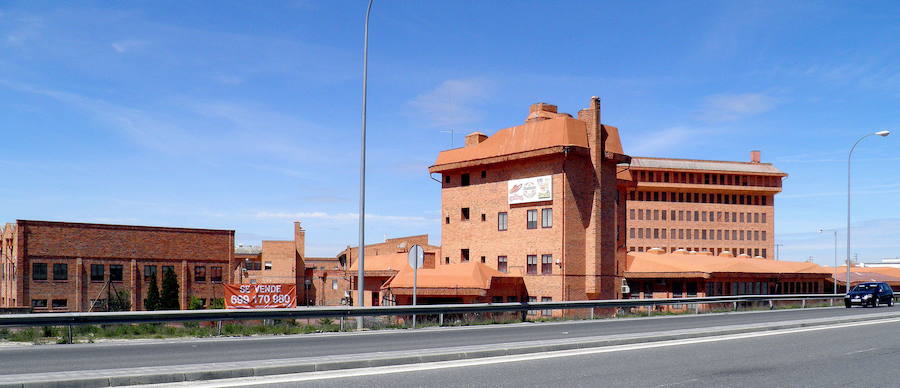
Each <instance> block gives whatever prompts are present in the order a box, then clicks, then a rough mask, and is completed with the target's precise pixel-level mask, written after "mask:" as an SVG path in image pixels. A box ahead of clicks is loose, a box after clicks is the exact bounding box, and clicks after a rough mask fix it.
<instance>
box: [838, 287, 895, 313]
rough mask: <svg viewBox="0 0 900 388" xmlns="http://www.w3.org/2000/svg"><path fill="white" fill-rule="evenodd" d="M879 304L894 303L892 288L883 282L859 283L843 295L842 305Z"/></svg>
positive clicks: (873, 305)
mask: <svg viewBox="0 0 900 388" xmlns="http://www.w3.org/2000/svg"><path fill="white" fill-rule="evenodd" d="M879 304H886V305H888V306H893V305H894V290H892V289H891V286H889V285H888V284H887V283H884V282H869V283H861V284H858V285H856V287H853V289H852V290H850V292H848V293H847V295H845V296H844V306H846V307H847V308H850V306H853V305H860V306H863V307H868V306H872V307H878V305H879Z"/></svg>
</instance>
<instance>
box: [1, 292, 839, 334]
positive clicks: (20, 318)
mask: <svg viewBox="0 0 900 388" xmlns="http://www.w3.org/2000/svg"><path fill="white" fill-rule="evenodd" d="M843 296H844V294H795V295H741V296H713V297H688V298H660V299H614V300H579V301H569V302H521V303H478V304H441V305H419V306H405V305H404V306H375V307H351V306H334V307H301V308H290V309H265V310H263V309H251V310H168V311H120V312H91V313H36V314H3V315H0V327H29V326H70V327H71V326H77V325H105V324H129V323H157V322H200V321H236V320H262V319H309V318H343V317H376V316H399V315H403V316H409V315H414V314H415V315H429V314H431V315H441V316H443V314H465V313H484V312H518V313H521V314H522V316H523V318H524V317H525V316H526V315H527V314H528V313H529V311H541V310H572V309H590V310H591V313H590V316H591V318H593V315H594V309H613V308H615V309H618V308H633V307H651V308H655V307H656V306H671V305H700V304H723V303H731V304H732V305H733V306H734V309H737V307H738V304H739V303H744V302H765V301H768V302H769V306H770V307H772V306H773V303H774V301H801V302H802V303H803V307H805V305H806V301H809V300H831V303H832V304H833V303H834V300H835V299H841V298H843ZM442 320H443V319H442Z"/></svg>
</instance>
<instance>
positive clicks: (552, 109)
mask: <svg viewBox="0 0 900 388" xmlns="http://www.w3.org/2000/svg"><path fill="white" fill-rule="evenodd" d="M556 109H557V107H556V105H553V104H548V103H546V102H539V103H537V104H531V108H530V109H528V118H526V119H525V122H526V123H530V122H534V121H541V120H547V119H552V118H554V117H557V116H559V113H557V111H556Z"/></svg>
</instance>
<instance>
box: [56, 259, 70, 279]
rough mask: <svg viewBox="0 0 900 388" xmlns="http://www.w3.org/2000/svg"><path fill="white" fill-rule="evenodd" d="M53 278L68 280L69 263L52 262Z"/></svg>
mask: <svg viewBox="0 0 900 388" xmlns="http://www.w3.org/2000/svg"><path fill="white" fill-rule="evenodd" d="M53 280H69V265H68V264H66V263H54V264H53Z"/></svg>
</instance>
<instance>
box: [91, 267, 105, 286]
mask: <svg viewBox="0 0 900 388" xmlns="http://www.w3.org/2000/svg"><path fill="white" fill-rule="evenodd" d="M91 281H92V282H102V281H103V264H91Z"/></svg>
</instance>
